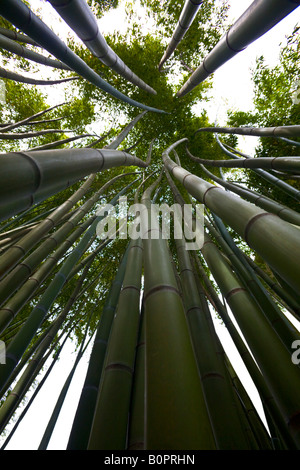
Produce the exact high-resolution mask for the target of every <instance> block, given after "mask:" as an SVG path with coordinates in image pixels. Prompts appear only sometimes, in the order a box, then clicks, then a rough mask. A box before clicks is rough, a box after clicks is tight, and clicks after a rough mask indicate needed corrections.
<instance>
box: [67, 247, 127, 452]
mask: <svg viewBox="0 0 300 470" xmlns="http://www.w3.org/2000/svg"><path fill="white" fill-rule="evenodd" d="M127 256H128V249H126V251H125V253H124V255H123V257H122V260H121V262H120V265H119V268H118V271H117V273H116V276H115V278H114V281H113V282H112V284H111V287H110V290H109V293H108V296H107V298H106V301H105V304H104V307H103V310H102V315H101V317H100V321H99V324H98V328H97V332H96V336H95V340H94V345H93V349H92V352H91V356H90V360H89V365H88V370H87V373H86V377H85V381H84V385H83V388H82V391H81V395H80V399H79V403H78V407H77V410H76V414H75V417H74V421H73V425H72V429H71V433H70V437H69V441H68V445H67V450H86V449H87V446H88V441H89V436H90V431H91V426H92V422H93V416H94V411H95V406H96V401H97V395H98V388H99V383H100V378H101V374H102V369H103V363H104V359H105V354H106V348H107V344H108V339H109V335H110V331H111V327H112V323H113V319H114V314H115V310H116V307H117V303H118V299H119V295H120V291H121V287H122V282H123V278H124V275H125V268H126V263H127Z"/></svg>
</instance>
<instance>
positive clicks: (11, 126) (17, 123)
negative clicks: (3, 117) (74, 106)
mask: <svg viewBox="0 0 300 470" xmlns="http://www.w3.org/2000/svg"><path fill="white" fill-rule="evenodd" d="M64 104H66V103H61V104H57V105H55V106H51V107H50V108H47V109H44V110H43V111H39V112H38V113H35V114H32V115H31V116H29V117H27V118H25V119H22V120H21V121H17V122H14V123H13V124H9V125H5V126H4V127H2V128H1V132H3V131H5V132H8V131H11V130H12V129H15V128H16V127H20V126H23V125H25V124H28V123H30V121H32V119H35V118H37V117H40V116H42V115H43V114H45V113H49V112H50V111H53V109H56V108H58V107H60V106H63V105H64Z"/></svg>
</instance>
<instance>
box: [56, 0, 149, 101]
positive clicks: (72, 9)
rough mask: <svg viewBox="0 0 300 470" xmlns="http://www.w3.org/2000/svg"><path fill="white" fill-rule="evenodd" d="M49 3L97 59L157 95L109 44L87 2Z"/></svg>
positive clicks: (78, 0)
mask: <svg viewBox="0 0 300 470" xmlns="http://www.w3.org/2000/svg"><path fill="white" fill-rule="evenodd" d="M49 3H51V5H52V6H53V8H55V10H56V11H57V13H58V14H59V15H60V16H61V17H62V18H63V19H64V20H65V22H66V23H67V24H68V25H69V26H70V28H72V29H73V31H74V32H75V33H76V34H77V36H78V37H79V38H80V39H81V41H82V42H83V43H84V44H85V45H86V47H87V48H88V49H89V50H90V51H91V52H92V54H93V55H94V56H95V57H98V58H99V59H100V60H101V62H102V63H104V64H105V65H107V66H108V67H110V68H111V69H112V70H114V71H115V72H117V73H118V74H119V75H121V76H122V77H125V78H126V79H127V80H128V81H129V82H131V83H133V84H134V85H137V86H138V87H139V88H141V89H143V90H145V91H147V92H148V93H152V94H154V95H156V91H155V90H153V88H151V87H150V86H149V85H147V83H145V82H144V81H143V80H141V79H140V78H139V77H138V76H137V75H136V74H135V73H134V72H133V71H132V70H130V68H129V67H128V66H127V65H126V64H125V63H124V62H123V61H122V60H121V59H120V57H119V56H118V55H117V54H116V53H115V52H114V51H113V50H112V49H111V47H110V46H109V45H108V44H107V42H106V41H105V39H104V37H103V36H102V34H101V33H100V31H99V28H98V24H97V20H96V18H95V16H94V15H93V13H92V11H91V10H90V8H89V6H88V5H87V3H86V2H85V1H82V0H70V1H68V2H67V3H66V2H65V1H64V0H63V1H61V2H58V1H57V0H49ZM91 38H92V39H91Z"/></svg>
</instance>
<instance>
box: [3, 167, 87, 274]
mask: <svg viewBox="0 0 300 470" xmlns="http://www.w3.org/2000/svg"><path fill="white" fill-rule="evenodd" d="M94 178H95V175H91V176H89V178H87V180H86V181H85V182H84V183H83V185H81V187H80V188H79V189H78V190H77V191H76V192H75V193H74V194H73V195H72V196H71V197H70V198H69V199H67V200H66V201H64V202H63V203H62V204H61V205H60V206H59V207H58V208H56V209H55V210H54V211H53V212H52V213H51V214H50V215H48V216H47V217H46V218H45V219H44V220H43V221H42V222H40V223H39V224H38V226H37V227H36V228H35V229H33V230H31V232H30V233H29V234H27V235H25V236H24V237H23V238H22V239H21V240H20V241H19V242H18V244H16V245H14V246H13V247H12V248H11V249H10V250H9V251H8V252H6V253H5V254H3V255H2V256H1V258H0V260H1V266H2V269H1V271H0V277H2V278H3V276H5V275H7V274H8V273H9V272H10V271H11V269H12V268H14V266H16V264H17V263H18V261H20V260H21V259H22V258H23V257H24V255H26V253H28V252H29V250H31V249H32V248H33V247H34V246H35V245H36V243H37V242H38V241H40V240H41V238H42V237H43V236H45V235H46V234H47V233H49V231H50V230H51V229H52V228H53V227H55V225H56V224H57V222H58V221H59V220H60V218H61V217H63V216H64V215H66V214H67V213H68V212H69V210H70V209H72V207H73V206H74V205H75V204H76V203H77V202H78V201H79V200H80V199H81V198H82V197H83V196H84V195H85V194H86V192H87V191H88V189H89V188H90V186H91V185H92V183H93V181H94ZM75 218H76V216H75ZM76 220H77V218H76ZM61 230H62V229H61Z"/></svg>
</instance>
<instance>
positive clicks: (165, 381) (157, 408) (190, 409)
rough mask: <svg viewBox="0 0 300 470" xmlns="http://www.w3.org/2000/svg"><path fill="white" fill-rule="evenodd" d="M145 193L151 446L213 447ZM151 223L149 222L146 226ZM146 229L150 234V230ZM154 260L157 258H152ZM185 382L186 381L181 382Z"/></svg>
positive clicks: (179, 307) (168, 266) (178, 303)
mask: <svg viewBox="0 0 300 470" xmlns="http://www.w3.org/2000/svg"><path fill="white" fill-rule="evenodd" d="M156 184H157V181H155V182H154V184H152V185H151V186H150V187H149V188H148V189H147V190H146V191H145V193H144V194H143V196H142V199H141V203H142V204H143V205H144V206H145V208H146V209H144V210H142V211H141V212H142V214H141V215H142V217H145V219H143V220H144V223H145V222H146V223H147V221H148V223H147V225H146V224H145V225H144V226H143V225H142V239H143V246H144V276H145V294H144V295H145V297H144V299H145V322H146V324H145V335H146V366H145V368H146V391H145V393H146V397H147V400H146V404H145V413H146V415H145V425H146V429H145V440H146V444H145V448H146V449H151V450H155V449H202V450H204V449H214V448H215V442H214V438H213V434H212V429H211V424H210V420H209V416H208V413H207V409H206V404H205V401H204V396H203V391H202V388H201V383H200V378H199V374H198V370H197V364H196V361H195V356H194V352H193V348H192V344H191V339H190V335H189V330H188V325H187V321H186V318H185V311H184V306H183V304H182V300H181V297H180V294H179V292H178V289H177V281H176V277H175V275H174V270H173V265H172V263H171V260H170V254H169V251H168V246H167V242H166V240H165V239H163V238H162V237H161V236H160V238H157V236H158V235H159V232H160V231H159V227H158V225H157V222H156V224H155V227H153V225H150V221H151V200H150V196H151V192H152V191H153V189H154V188H155V186H156ZM147 227H148V228H147ZM146 235H147V236H146ZM153 260H155V263H153ZM181 384H184V387H181Z"/></svg>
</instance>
